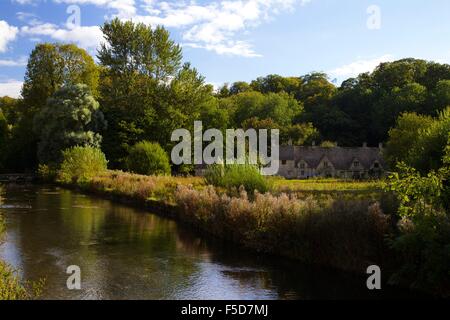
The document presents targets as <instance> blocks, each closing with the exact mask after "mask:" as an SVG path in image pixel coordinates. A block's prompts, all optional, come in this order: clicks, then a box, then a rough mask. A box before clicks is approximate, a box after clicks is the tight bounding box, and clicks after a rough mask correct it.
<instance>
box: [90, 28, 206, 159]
mask: <svg viewBox="0 0 450 320" xmlns="http://www.w3.org/2000/svg"><path fill="white" fill-rule="evenodd" d="M101 29H102V31H103V34H104V37H105V40H106V42H105V43H104V44H103V45H102V47H101V49H100V51H99V54H98V59H99V61H100V64H101V66H102V74H101V87H100V92H101V100H100V104H101V106H102V111H103V112H104V114H105V117H106V120H107V121H108V129H107V131H106V132H105V134H104V143H103V149H104V150H105V152H106V154H107V156H108V158H109V159H110V160H111V165H112V167H124V166H125V158H126V156H127V152H128V149H129V148H130V147H131V146H133V145H134V144H136V143H138V142H139V141H142V140H156V141H159V142H160V144H163V143H164V144H165V143H167V141H169V140H170V136H166V133H167V131H168V130H171V128H173V127H175V126H177V125H178V123H177V122H175V123H172V122H173V121H178V120H179V118H180V117H184V114H183V113H182V112H180V111H177V110H176V106H180V104H182V103H185V102H186V100H187V97H194V98H195V99H196V100H195V102H198V99H200V98H199V97H197V96H196V95H195V94H194V92H197V91H195V90H197V87H196V86H198V85H199V82H200V83H201V82H202V81H199V76H198V74H197V73H196V72H195V71H194V70H191V69H190V68H189V67H188V66H186V67H185V68H181V60H182V53H181V47H180V46H179V45H177V44H175V43H174V41H172V40H171V39H170V35H169V32H168V31H167V30H166V29H164V28H163V27H156V28H155V29H152V28H151V27H149V26H147V25H145V24H143V23H138V24H135V23H133V22H131V21H128V22H122V21H120V20H119V19H114V20H112V21H109V22H107V23H105V24H104V25H103V26H102V28H101ZM174 78H176V80H175V81H174V82H173V84H172V86H174V89H175V87H176V90H178V92H177V93H173V95H172V91H171V88H170V83H171V81H170V80H171V79H174ZM194 78H196V79H194ZM184 85H185V86H184ZM191 88H194V91H193V93H192V94H190V92H189V90H190V89H191ZM197 93H198V92H197ZM185 94H186V98H185V99H184V100H183V101H180V100H182V99H183V97H184V95H185ZM171 98H174V100H175V102H176V103H175V105H174V106H173V107H172V100H171ZM177 99H179V100H178V101H179V104H178V103H177V102H178V101H177ZM192 105H193V103H189V104H188V105H187V106H186V107H191V106H192ZM195 106H197V104H195ZM172 110H173V111H174V113H173V114H171V111H172ZM158 115H160V117H161V118H158ZM166 116H169V117H168V118H167V119H166V118H162V117H166ZM163 120H164V121H163ZM182 120H183V121H187V119H185V118H182ZM183 123H184V122H183Z"/></svg>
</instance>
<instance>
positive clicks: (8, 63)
mask: <svg viewBox="0 0 450 320" xmlns="http://www.w3.org/2000/svg"><path fill="white" fill-rule="evenodd" d="M26 65H27V58H26V57H21V58H20V59H19V60H12V59H0V67H24V66H26Z"/></svg>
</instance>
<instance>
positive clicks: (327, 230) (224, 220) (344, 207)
mask: <svg viewBox="0 0 450 320" xmlns="http://www.w3.org/2000/svg"><path fill="white" fill-rule="evenodd" d="M281 181H283V182H287V186H288V187H291V186H289V185H288V184H290V183H291V182H289V181H286V180H280V182H277V184H278V186H277V185H275V186H274V188H275V189H274V190H272V192H273V194H272V193H266V194H258V193H256V194H255V195H252V196H249V195H247V193H246V192H245V191H243V190H241V191H240V192H234V193H231V195H230V193H229V192H226V191H225V190H222V189H221V188H215V187H212V186H207V185H206V184H205V182H204V180H203V179H201V178H176V177H153V176H142V175H135V174H130V173H124V172H120V171H107V172H105V173H104V174H101V175H99V176H96V177H93V178H90V179H88V180H85V181H84V182H79V183H75V184H72V185H70V186H72V187H73V186H76V187H78V188H81V189H82V190H83V191H88V192H91V193H96V194H101V195H106V196H110V197H111V198H115V199H120V200H124V201H128V202H131V203H133V204H141V205H146V206H147V207H149V208H151V209H156V210H158V211H160V213H162V214H166V215H174V216H175V217H176V218H177V219H179V220H181V221H184V222H185V223H188V224H190V225H191V226H193V227H194V228H196V229H197V230H200V231H202V232H207V233H209V234H212V235H214V236H216V237H220V238H222V239H225V240H227V241H233V242H235V243H238V244H240V245H242V246H244V247H246V248H250V249H254V250H257V251H259V252H264V253H270V254H276V255H281V256H285V257H289V258H293V259H298V260H302V261H306V262H310V263H317V264H321V265H327V266H332V267H336V268H339V269H343V270H352V271H357V272H365V270H366V268H367V266H369V265H370V264H374V263H375V264H379V265H383V264H384V262H385V261H387V260H389V259H388V257H387V256H388V254H389V250H388V249H387V247H386V244H385V241H384V239H385V237H386V236H387V235H389V234H390V233H391V232H393V228H392V225H393V224H392V222H391V219H390V216H389V215H387V214H385V213H384V212H383V210H385V209H384V208H383V204H380V203H377V202H375V201H373V200H372V199H369V198H366V199H363V198H360V199H356V200H348V199H346V200H341V199H339V198H336V197H333V196H331V195H329V194H328V195H326V194H325V195H323V196H320V197H317V196H314V194H313V193H311V194H310V195H309V196H307V197H306V198H300V197H297V195H296V194H295V192H291V193H289V192H288V193H284V192H282V191H281V190H280V189H279V188H280V187H281ZM301 183H302V182H295V186H296V187H297V186H299V185H301ZM326 183H327V182H324V181H322V182H318V183H317V184H316V188H317V189H318V190H315V191H316V192H319V191H321V190H323V189H324V188H325V187H324V186H325V184H326ZM330 183H331V185H332V186H336V185H338V184H339V183H338V182H337V181H333V182H330ZM304 185H307V186H308V189H309V190H308V191H309V192H311V190H313V186H314V184H313V183H311V182H308V183H305V184H304ZM347 185H348V184H347ZM358 186H359V187H361V186H360V185H358ZM330 188H332V187H331V186H330V187H328V189H329V190H331V189H330ZM347 190H348V189H347Z"/></svg>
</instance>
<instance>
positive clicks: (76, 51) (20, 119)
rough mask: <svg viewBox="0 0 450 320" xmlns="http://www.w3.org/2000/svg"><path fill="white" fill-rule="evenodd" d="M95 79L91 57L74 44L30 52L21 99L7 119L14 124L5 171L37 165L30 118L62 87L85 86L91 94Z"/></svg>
mask: <svg viewBox="0 0 450 320" xmlns="http://www.w3.org/2000/svg"><path fill="white" fill-rule="evenodd" d="M98 77H99V70H98V68H97V66H96V64H95V62H94V60H93V58H92V57H91V56H90V55H89V54H88V53H87V52H86V51H85V50H83V49H80V48H78V47H76V46H75V45H63V44H49V43H43V44H38V45H37V46H36V47H35V48H34V49H33V51H32V53H31V55H30V58H29V60H28V65H27V70H26V74H25V81H24V85H23V88H22V97H23V100H19V101H17V104H16V106H15V108H14V113H13V115H12V117H11V119H14V120H12V121H14V122H13V123H11V124H12V125H13V128H12V130H11V135H12V137H11V140H10V142H9V145H8V151H7V155H6V158H7V159H6V163H7V166H8V169H9V170H11V171H24V170H31V169H34V168H35V167H36V166H37V162H38V160H37V143H38V139H37V137H36V136H35V135H34V134H33V119H34V117H35V115H36V114H37V113H39V112H40V111H41V109H42V108H44V107H45V106H46V103H47V100H48V99H49V98H50V97H51V96H53V94H55V92H56V91H58V90H59V89H60V88H61V87H62V86H69V85H75V84H79V83H81V84H85V85H87V86H88V87H89V88H90V90H91V91H92V92H93V93H94V95H95V94H96V92H97V87H98ZM8 117H9V115H8Z"/></svg>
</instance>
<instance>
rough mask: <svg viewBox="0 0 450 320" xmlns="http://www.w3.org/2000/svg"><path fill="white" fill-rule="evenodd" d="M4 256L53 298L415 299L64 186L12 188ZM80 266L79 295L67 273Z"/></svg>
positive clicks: (6, 203)
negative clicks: (371, 289) (248, 249)
mask: <svg viewBox="0 0 450 320" xmlns="http://www.w3.org/2000/svg"><path fill="white" fill-rule="evenodd" d="M3 198H4V199H3V204H2V205H1V207H0V212H1V213H2V214H3V215H4V216H5V219H6V223H7V235H6V239H5V242H4V243H3V245H1V246H0V259H3V260H5V261H6V262H8V263H10V264H11V265H13V266H14V267H15V268H17V269H18V270H19V271H20V273H21V275H22V276H23V277H24V278H25V279H29V280H32V279H34V280H36V279H40V278H45V279H46V286H45V290H44V294H43V298H45V299H347V298H385V297H396V298H402V297H409V296H410V294H409V293H407V292H403V291H399V290H393V289H391V288H385V289H384V290H382V291H379V292H376V293H374V292H369V291H368V290H367V289H366V283H365V282H366V279H365V277H355V276H353V275H349V274H346V273H340V272H335V271H330V270H323V269H319V268H317V267H309V266H305V265H302V264H300V263H298V262H295V261H290V260H284V259H280V258H274V257H267V256H265V257H261V256H258V255H256V254H253V253H249V252H246V251H242V250H238V249H236V248H235V247H233V246H229V245H224V244H218V243H215V241H212V240H211V239H205V238H203V237H200V236H198V235H196V234H194V233H193V232H192V231H190V230H189V228H187V227H185V226H182V225H179V224H177V223H176V222H174V221H171V220H168V219H163V218H161V217H158V216H157V215H154V214H150V213H148V212H145V211H143V210H137V209H133V208H130V207H127V206H123V205H119V204H116V203H112V202H110V201H107V200H102V199H98V198H95V197H91V196H86V195H82V194H78V193H75V192H72V191H68V190H64V189H59V188H55V187H42V186H8V187H6V188H5V190H4V194H3ZM70 265H77V266H79V267H80V268H81V274H82V289H81V290H80V291H70V290H68V289H67V286H66V281H67V278H68V276H69V275H67V274H66V269H67V267H68V266H70Z"/></svg>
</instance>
